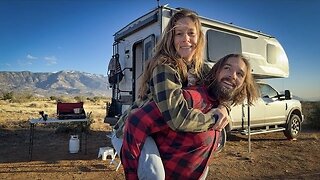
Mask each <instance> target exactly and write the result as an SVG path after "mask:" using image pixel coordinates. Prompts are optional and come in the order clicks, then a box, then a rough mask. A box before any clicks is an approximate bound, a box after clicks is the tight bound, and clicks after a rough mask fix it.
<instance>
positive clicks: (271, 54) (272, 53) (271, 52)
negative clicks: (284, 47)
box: [267, 44, 282, 64]
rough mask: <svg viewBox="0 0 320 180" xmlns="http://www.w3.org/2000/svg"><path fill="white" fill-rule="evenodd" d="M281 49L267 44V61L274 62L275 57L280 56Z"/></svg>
mask: <svg viewBox="0 0 320 180" xmlns="http://www.w3.org/2000/svg"><path fill="white" fill-rule="evenodd" d="M281 56H282V51H281V50H280V48H278V47H276V46H275V45H273V44H268V45H267V61H268V63H270V64H276V63H277V59H279V58H281Z"/></svg>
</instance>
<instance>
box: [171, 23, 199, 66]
mask: <svg viewBox="0 0 320 180" xmlns="http://www.w3.org/2000/svg"><path fill="white" fill-rule="evenodd" d="M197 41H198V32H197V29H196V26H195V23H194V22H193V21H192V20H191V18H189V17H186V18H182V19H180V20H178V21H177V23H176V26H175V29H174V47H175V49H176V51H177V53H178V54H179V55H180V56H181V57H182V58H183V59H185V60H186V61H188V62H190V61H191V60H192V56H193V55H194V53H195V49H196V46H197Z"/></svg>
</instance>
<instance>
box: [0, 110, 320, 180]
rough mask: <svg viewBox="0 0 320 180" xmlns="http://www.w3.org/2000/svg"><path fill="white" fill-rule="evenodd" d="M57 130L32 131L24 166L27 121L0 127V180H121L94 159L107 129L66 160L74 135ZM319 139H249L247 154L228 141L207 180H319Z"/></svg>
mask: <svg viewBox="0 0 320 180" xmlns="http://www.w3.org/2000/svg"><path fill="white" fill-rule="evenodd" d="M4 112H7V111H5V110H2V112H1V113H2V114H3V113H4ZM22 113H23V112H22ZM8 116H9V117H10V115H8ZM9 119H10V118H9ZM4 123H5V124H4ZM60 126H61V125H60ZM57 129H61V127H58V125H55V126H51V125H37V127H36V129H35V134H34V146H33V160H32V161H29V153H28V151H29V135H30V129H29V123H28V120H27V119H20V120H19V121H16V122H14V123H11V124H10V125H8V120H6V121H0V147H1V148H0V179H32V180H34V179H37V180H40V179H117V180H120V179H124V174H123V169H122V167H120V169H119V171H115V165H110V164H109V162H110V159H107V160H106V161H103V160H101V158H97V155H98V151H99V147H103V146H111V143H110V140H109V139H108V138H107V137H106V133H107V132H108V131H109V129H110V127H108V126H107V125H106V124H104V123H103V120H102V119H97V120H95V121H94V122H93V124H92V126H91V129H90V132H89V134H88V136H87V153H85V149H86V148H85V143H84V141H83V146H82V151H81V152H79V153H77V154H70V153H69V152H68V144H69V138H70V135H71V134H74V132H70V131H69V132H68V131H57ZM319 139H320V132H319V131H318V132H314V131H313V132H312V131H308V130H306V129H303V131H302V133H301V134H300V136H299V137H298V139H297V140H295V141H289V140H287V139H286V138H285V136H284V135H283V133H281V132H278V133H271V134H262V135H254V136H252V137H251V144H252V146H251V153H249V152H248V138H247V136H242V135H239V134H236V135H232V136H230V137H229V140H228V141H227V144H226V147H225V149H224V150H223V151H222V152H221V153H219V154H217V155H215V157H214V160H213V164H211V165H210V171H209V175H208V177H207V179H320V140H319ZM117 161H119V158H117Z"/></svg>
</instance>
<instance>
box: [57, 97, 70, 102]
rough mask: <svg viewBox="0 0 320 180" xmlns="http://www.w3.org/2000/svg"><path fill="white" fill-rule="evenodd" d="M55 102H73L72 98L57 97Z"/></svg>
mask: <svg viewBox="0 0 320 180" xmlns="http://www.w3.org/2000/svg"><path fill="white" fill-rule="evenodd" d="M56 101H57V102H74V98H71V97H67V96H59V97H58V98H57V99H56Z"/></svg>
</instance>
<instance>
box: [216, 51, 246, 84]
mask: <svg viewBox="0 0 320 180" xmlns="http://www.w3.org/2000/svg"><path fill="white" fill-rule="evenodd" d="M245 76H246V64H245V63H244V62H243V60H242V59H241V58H236V57H231V58H229V59H228V60H227V62H226V63H225V64H224V65H223V67H222V68H221V70H220V72H219V74H218V81H219V82H220V84H221V86H222V87H223V88H225V89H230V90H236V89H238V88H239V87H240V86H241V85H242V84H243V82H244V79H245Z"/></svg>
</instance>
